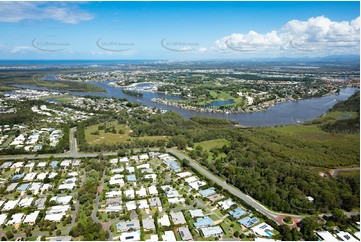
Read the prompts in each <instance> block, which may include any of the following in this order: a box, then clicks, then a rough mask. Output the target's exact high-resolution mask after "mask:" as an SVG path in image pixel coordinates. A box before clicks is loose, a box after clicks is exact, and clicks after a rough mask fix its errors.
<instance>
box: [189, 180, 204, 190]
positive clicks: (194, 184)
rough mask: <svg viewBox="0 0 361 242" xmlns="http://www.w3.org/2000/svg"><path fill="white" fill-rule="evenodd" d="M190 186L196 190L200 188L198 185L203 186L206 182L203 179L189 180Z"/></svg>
mask: <svg viewBox="0 0 361 242" xmlns="http://www.w3.org/2000/svg"><path fill="white" fill-rule="evenodd" d="M188 185H189V186H190V187H191V188H193V189H194V190H197V191H198V189H199V188H200V187H203V186H205V185H207V183H206V182H204V181H195V182H191V183H189V184H188Z"/></svg>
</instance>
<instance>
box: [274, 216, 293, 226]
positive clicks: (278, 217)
mask: <svg viewBox="0 0 361 242" xmlns="http://www.w3.org/2000/svg"><path fill="white" fill-rule="evenodd" d="M285 217H287V216H286V215H279V216H277V217H276V220H277V222H278V223H279V224H285V225H288V226H290V227H291V228H297V224H298V222H299V220H298V219H296V218H294V217H291V218H292V221H293V224H286V223H285V222H283V219H284V218H285Z"/></svg>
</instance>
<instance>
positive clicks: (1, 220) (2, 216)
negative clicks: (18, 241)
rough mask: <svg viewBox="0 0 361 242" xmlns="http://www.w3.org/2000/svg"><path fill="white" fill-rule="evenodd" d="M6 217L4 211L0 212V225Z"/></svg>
mask: <svg viewBox="0 0 361 242" xmlns="http://www.w3.org/2000/svg"><path fill="white" fill-rule="evenodd" d="M7 217H8V215H7V214H5V213H2V214H0V225H3V224H4V223H5V220H6V218H7Z"/></svg>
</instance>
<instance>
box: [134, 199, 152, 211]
mask: <svg viewBox="0 0 361 242" xmlns="http://www.w3.org/2000/svg"><path fill="white" fill-rule="evenodd" d="M137 205H138V208H139V209H147V208H149V205H148V202H147V200H146V199H143V200H138V201H137Z"/></svg>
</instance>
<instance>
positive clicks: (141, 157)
mask: <svg viewBox="0 0 361 242" xmlns="http://www.w3.org/2000/svg"><path fill="white" fill-rule="evenodd" d="M148 159H149V156H148V154H141V155H139V160H141V161H143V160H148Z"/></svg>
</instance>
